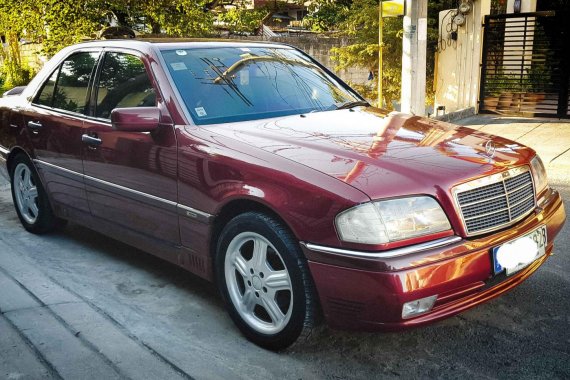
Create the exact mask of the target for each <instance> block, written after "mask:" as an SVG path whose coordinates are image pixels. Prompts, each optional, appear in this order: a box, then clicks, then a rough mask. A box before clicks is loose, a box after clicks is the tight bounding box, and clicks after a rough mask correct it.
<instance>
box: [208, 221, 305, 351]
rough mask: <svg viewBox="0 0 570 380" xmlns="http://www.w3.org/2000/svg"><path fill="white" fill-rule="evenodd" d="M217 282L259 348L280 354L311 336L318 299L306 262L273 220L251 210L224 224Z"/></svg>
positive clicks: (244, 330) (294, 242) (238, 321)
mask: <svg viewBox="0 0 570 380" xmlns="http://www.w3.org/2000/svg"><path fill="white" fill-rule="evenodd" d="M216 279H217V282H218V285H219V288H220V292H221V294H222V297H223V298H224V301H225V302H226V305H227V307H228V311H229V314H230V317H231V318H232V320H233V321H234V323H235V324H236V325H237V327H238V328H239V329H240V330H241V332H242V333H243V334H244V335H245V336H246V338H248V339H249V340H250V341H252V342H254V343H255V344H257V345H259V346H261V347H264V348H267V349H270V350H280V349H284V348H286V347H288V346H290V345H291V344H293V343H294V342H295V341H296V340H298V339H299V338H300V337H303V336H308V335H309V334H310V332H311V330H312V328H313V326H314V324H315V315H316V299H315V292H314V286H313V284H312V280H311V277H310V274H309V270H308V268H307V263H306V259H305V258H304V256H303V253H302V252H301V250H300V248H299V244H298V242H297V240H296V239H295V238H294V236H293V235H292V234H291V233H290V232H289V231H288V230H287V229H286V228H285V227H284V226H283V225H282V224H281V223H279V222H278V221H276V220H275V219H273V218H271V217H269V216H267V215H265V214H263V213H259V212H248V213H245V214H241V215H238V216H236V217H235V218H233V219H232V220H231V221H230V222H229V223H228V224H227V225H226V226H225V228H224V229H223V230H222V232H221V234H220V237H219V239H218V245H217V253H216Z"/></svg>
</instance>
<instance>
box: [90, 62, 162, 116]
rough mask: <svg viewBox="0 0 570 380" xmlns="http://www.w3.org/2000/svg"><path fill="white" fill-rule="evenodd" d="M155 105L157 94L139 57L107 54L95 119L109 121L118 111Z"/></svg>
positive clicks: (102, 70)
mask: <svg viewBox="0 0 570 380" xmlns="http://www.w3.org/2000/svg"><path fill="white" fill-rule="evenodd" d="M152 106H156V94H155V91H154V89H153V87H152V84H151V82H150V78H149V76H148V74H147V72H146V69H145V67H144V64H143V62H142V61H141V60H140V58H138V57H137V56H135V55H132V54H126V53H107V54H106V55H105V60H104V62H103V67H102V69H101V75H100V78H99V83H98V84H97V106H96V108H95V116H96V117H100V118H104V119H109V117H110V115H111V111H112V110H114V109H115V108H125V107H152Z"/></svg>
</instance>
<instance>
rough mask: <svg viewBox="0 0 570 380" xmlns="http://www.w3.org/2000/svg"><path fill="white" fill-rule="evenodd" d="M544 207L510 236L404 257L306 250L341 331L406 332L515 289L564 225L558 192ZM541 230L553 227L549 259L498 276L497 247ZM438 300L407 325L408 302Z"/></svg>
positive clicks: (324, 302) (544, 201) (509, 231)
mask: <svg viewBox="0 0 570 380" xmlns="http://www.w3.org/2000/svg"><path fill="white" fill-rule="evenodd" d="M540 204H541V207H539V208H537V209H536V210H535V212H533V213H532V214H531V215H529V216H527V217H526V218H525V219H524V220H522V221H521V222H519V223H517V224H516V225H514V226H511V227H509V228H508V229H506V230H503V231H500V232H496V233H493V234H490V235H486V236H483V237H475V238H469V239H460V240H459V241H456V242H453V243H451V244H448V245H446V246H443V247H436V248H433V249H428V250H421V251H419V252H415V253H410V254H409V255H405V256H397V257H391V258H390V257H388V258H373V257H359V256H357V255H347V254H327V253H324V252H320V251H318V250H314V249H313V250H311V249H309V248H307V245H303V250H304V252H305V255H306V256H307V258H308V260H309V268H310V270H311V273H312V275H313V279H314V281H315V285H316V288H317V291H318V294H319V298H320V301H321V306H322V308H323V311H324V314H325V318H326V319H327V322H328V324H329V325H330V326H331V327H335V328H343V329H358V330H370V331H375V330H384V331H390V330H401V329H405V328H408V327H414V326H420V325H424V324H428V323H431V322H435V321H438V320H441V319H444V318H447V317H450V316H452V315H455V314H457V313H460V312H462V311H464V310H467V309H469V308H471V307H474V306H476V305H479V304H481V303H483V302H486V301H487V300H489V299H492V298H494V297H497V296H499V295H500V294H502V293H504V292H506V291H508V290H510V289H512V288H514V287H515V286H517V285H519V284H520V283H521V282H523V281H524V280H525V279H526V278H528V277H529V276H530V275H531V274H532V273H534V272H535V271H536V270H537V269H538V268H539V267H540V266H541V265H542V264H543V263H544V262H545V261H546V260H547V258H548V257H549V256H550V255H551V254H552V249H553V241H554V239H555V237H556V235H558V233H559V232H560V230H561V229H562V227H563V225H564V222H565V220H566V214H565V211H564V204H563V203H562V199H561V197H560V195H559V194H558V192H556V191H550V192H549V193H548V195H547V196H546V197H544V198H543V199H542V201H541V203H540ZM540 225H546V227H547V234H548V245H547V248H546V254H545V255H544V256H542V257H541V258H539V259H537V260H536V261H535V262H533V263H532V264H531V265H529V266H528V267H526V268H524V269H523V270H521V271H519V272H518V273H516V274H514V275H512V276H510V277H506V276H505V275H504V274H499V275H496V276H495V275H494V274H493V267H492V258H491V253H490V251H491V249H492V248H493V247H496V246H498V245H501V244H503V243H505V242H507V241H510V240H512V239H514V238H516V237H519V236H522V235H524V234H526V233H528V232H530V231H532V230H534V229H535V228H537V227H538V226H540ZM309 246H310V245H309ZM436 294H437V295H438V298H437V301H436V303H435V305H434V307H433V309H432V310H431V311H429V312H428V313H425V314H422V315H419V316H416V317H412V318H410V319H402V306H403V304H404V303H406V302H409V301H413V300H417V299H420V298H424V297H429V296H432V295H436Z"/></svg>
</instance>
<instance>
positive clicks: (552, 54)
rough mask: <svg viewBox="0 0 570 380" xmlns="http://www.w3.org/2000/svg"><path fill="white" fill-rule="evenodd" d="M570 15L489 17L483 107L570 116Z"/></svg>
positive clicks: (511, 112) (514, 112)
mask: <svg viewBox="0 0 570 380" xmlns="http://www.w3.org/2000/svg"><path fill="white" fill-rule="evenodd" d="M567 16H568V13H560V12H554V11H551V12H535V13H518V14H503V15H490V16H485V24H484V31H485V32H484V37H483V57H482V67H481V86H480V94H479V110H480V112H481V113H498V114H506V115H521V116H531V117H532V116H547V117H559V118H570V110H569V109H570V107H569V103H570V101H569V98H568V88H569V87H570V19H568V18H567Z"/></svg>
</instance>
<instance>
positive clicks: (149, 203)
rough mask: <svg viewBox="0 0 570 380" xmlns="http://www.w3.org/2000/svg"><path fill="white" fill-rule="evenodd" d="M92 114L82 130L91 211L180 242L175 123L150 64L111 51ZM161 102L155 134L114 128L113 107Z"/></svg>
mask: <svg viewBox="0 0 570 380" xmlns="http://www.w3.org/2000/svg"><path fill="white" fill-rule="evenodd" d="M92 103H93V109H92V111H91V116H92V117H91V118H90V119H89V120H87V121H86V124H85V126H86V128H85V131H84V135H83V138H84V141H85V144H84V147H83V157H84V161H83V165H84V170H85V184H86V189H87V198H88V201H89V206H90V209H91V213H92V214H93V215H94V216H95V217H97V218H100V219H102V220H105V221H107V222H109V223H113V224H118V225H120V226H122V227H125V228H128V229H131V230H133V231H136V232H139V233H143V234H145V235H147V236H149V237H153V238H156V239H158V240H162V241H165V242H168V243H172V244H175V245H178V244H179V242H180V234H179V230H178V218H177V212H176V203H177V199H178V193H177V185H176V175H177V157H176V139H175V134H174V126H173V125H172V123H171V122H170V117H169V116H168V112H167V110H166V106H165V105H164V101H163V99H162V97H161V96H160V92H159V91H158V87H157V86H156V85H155V80H154V77H153V76H152V73H151V71H150V70H149V67H148V66H147V65H146V64H145V60H143V56H142V55H141V54H139V53H138V52H134V51H130V50H123V51H107V52H106V53H105V55H104V57H103V58H102V64H101V67H100V69H99V73H98V74H97V76H96V81H95V86H94V93H93V96H92ZM149 106H150V107H151V106H158V107H159V108H160V109H161V112H162V123H161V126H160V127H159V128H158V129H157V130H156V131H153V132H152V133H151V132H124V131H116V130H114V129H113V128H112V126H111V121H110V115H111V112H112V111H113V109H115V108H128V107H149Z"/></svg>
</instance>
